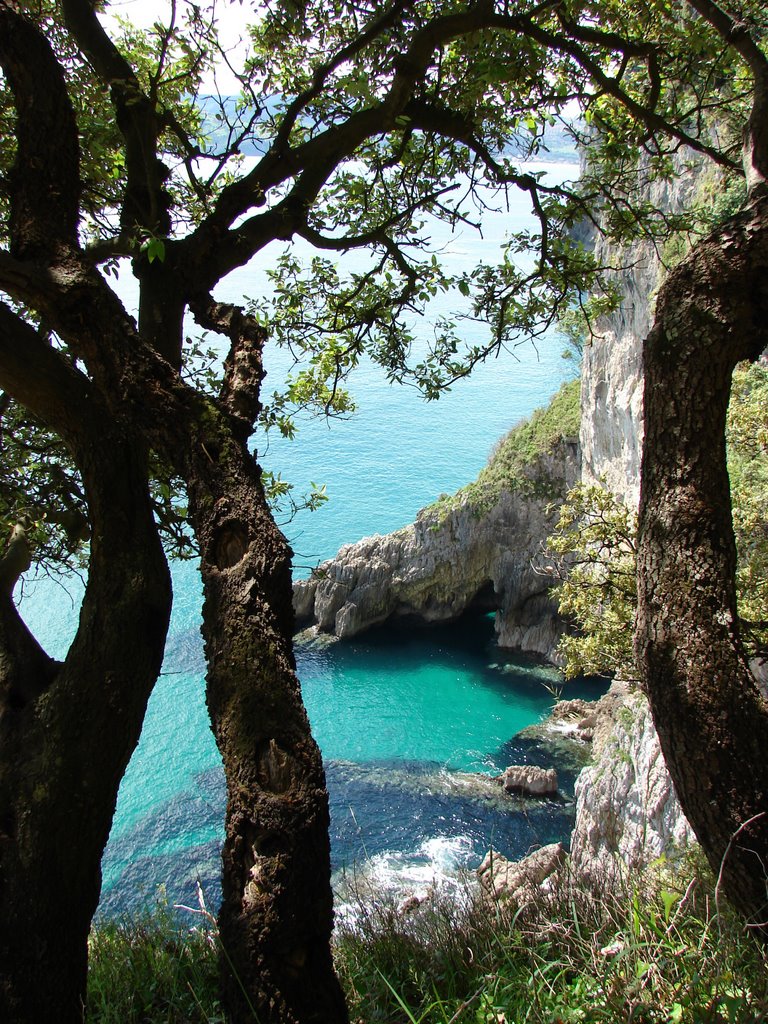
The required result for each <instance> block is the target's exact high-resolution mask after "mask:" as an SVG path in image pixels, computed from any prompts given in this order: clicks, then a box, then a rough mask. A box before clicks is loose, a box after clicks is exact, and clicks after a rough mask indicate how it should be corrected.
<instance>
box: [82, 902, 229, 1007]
mask: <svg viewBox="0 0 768 1024" xmlns="http://www.w3.org/2000/svg"><path fill="white" fill-rule="evenodd" d="M218 979H219V967H218V939H217V935H216V930H215V925H214V924H213V922H212V921H211V919H210V917H209V916H205V915H202V914H201V915H200V916H199V923H196V926H195V927H193V928H190V927H185V926H184V924H183V920H182V918H181V917H180V916H179V914H177V913H175V912H174V911H172V910H171V909H170V908H168V907H167V906H166V905H165V904H162V903H161V904H159V905H158V906H157V908H156V909H155V910H154V911H152V912H147V913H144V914H140V915H137V916H135V917H131V918H124V919H122V920H117V921H107V922H101V923H100V924H99V925H97V926H96V927H95V928H94V930H93V931H92V933H91V938H90V942H89V969H88V1009H87V1014H86V1018H85V1020H86V1024H224V1022H225V1017H224V1013H223V1010H222V1008H221V1004H220V1002H219V996H218Z"/></svg>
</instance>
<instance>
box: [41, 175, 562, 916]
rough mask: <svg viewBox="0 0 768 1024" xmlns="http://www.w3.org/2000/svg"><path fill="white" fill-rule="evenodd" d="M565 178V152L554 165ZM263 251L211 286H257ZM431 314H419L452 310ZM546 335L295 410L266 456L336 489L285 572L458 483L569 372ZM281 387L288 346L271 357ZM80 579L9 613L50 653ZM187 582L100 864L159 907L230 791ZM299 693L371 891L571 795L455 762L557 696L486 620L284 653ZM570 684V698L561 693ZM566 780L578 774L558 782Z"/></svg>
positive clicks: (72, 612) (380, 378)
mask: <svg viewBox="0 0 768 1024" xmlns="http://www.w3.org/2000/svg"><path fill="white" fill-rule="evenodd" d="M549 170H550V173H552V174H553V175H554V176H556V177H558V178H564V177H568V176H574V175H575V173H576V170H577V168H576V167H575V166H574V165H555V166H550V168H549ZM527 216H528V210H527V209H526V207H525V206H524V205H522V206H520V207H519V208H514V207H513V208H512V209H510V210H505V211H504V212H500V213H499V214H497V215H495V216H493V217H492V218H489V219H488V220H487V222H486V224H485V228H484V237H483V239H478V238H476V237H472V236H466V237H464V236H462V237H459V238H458V239H447V238H446V241H445V248H444V252H443V255H442V258H443V259H444V260H445V261H446V262H450V263H451V269H453V270H460V269H462V268H466V267H469V266H472V265H474V263H475V261H476V260H477V258H478V257H479V256H481V255H485V258H486V259H492V258H493V252H494V249H495V246H496V245H497V244H498V242H499V241H500V240H503V238H504V237H505V235H506V234H507V233H508V232H509V231H511V230H513V229H516V228H518V227H520V226H522V225H523V224H524V223H525V222H526V218H527ZM269 259H270V254H269V253H266V254H262V256H261V257H260V258H259V260H257V261H256V262H255V264H254V265H252V266H251V267H249V268H247V269H246V270H244V271H243V272H241V273H240V274H239V275H238V277H237V279H236V281H235V282H234V284H232V285H230V287H229V291H228V292H227V293H226V294H225V293H222V297H225V298H234V297H237V296H239V294H241V293H242V292H245V293H246V294H248V295H250V296H255V295H257V294H258V293H259V290H260V289H263V288H264V286H265V284H264V281H265V279H264V275H263V268H264V267H265V266H266V265H268V261H269ZM450 301H451V297H450V296H448V297H446V298H444V299H443V300H442V308H440V307H438V308H437V309H435V310H430V314H429V316H427V317H425V318H424V325H423V327H424V335H425V337H426V336H428V334H429V332H430V331H431V329H432V317H433V316H434V315H435V314H436V313H437V312H441V311H446V310H447V308H448V304H449V303H450ZM561 350H562V344H561V342H560V340H559V339H558V338H557V336H552V337H550V338H547V339H545V340H543V341H540V342H539V343H538V346H537V348H534V347H533V346H532V345H531V344H527V345H523V346H521V347H519V348H517V349H516V350H515V351H514V352H512V353H510V352H505V353H502V354H501V355H500V356H499V357H498V358H496V359H494V360H492V361H490V362H488V363H487V364H485V365H484V366H481V367H479V368H478V369H477V371H476V372H475V374H474V375H473V376H472V377H471V378H470V379H469V380H465V381H462V382H460V383H459V384H457V385H456V386H455V387H454V389H453V390H452V391H451V392H450V393H448V394H446V395H444V396H443V397H442V398H441V399H440V400H439V401H438V402H434V403H429V404H427V403H425V402H424V401H423V400H422V399H421V398H420V396H419V395H418V393H417V392H416V391H415V390H414V389H413V388H410V387H404V386H396V385H394V386H393V385H389V384H388V383H387V381H386V379H385V377H384V375H383V373H382V372H381V371H380V370H378V369H377V368H376V367H374V366H372V365H363V366H362V367H361V368H360V370H359V372H358V373H357V375H356V377H355V378H353V381H352V385H351V389H352V391H353V393H354V395H355V398H356V399H357V403H358V411H357V412H356V413H355V414H354V415H353V416H352V417H350V418H349V419H348V420H345V421H341V422H338V421H337V422H334V423H333V424H331V425H328V424H327V423H326V422H325V421H323V420H321V419H305V420H304V421H302V422H301V423H300V429H299V433H298V437H297V439H296V440H295V441H294V442H288V441H283V440H280V441H270V444H269V446H268V447H267V449H266V450H265V451H264V452H263V453H262V456H263V459H264V461H265V462H266V464H267V465H268V466H269V467H270V468H272V469H274V470H275V471H278V470H279V471H280V472H281V474H282V476H283V478H285V479H287V480H290V481H291V482H293V483H294V484H295V485H296V488H297V491H298V492H301V491H302V490H305V489H306V488H307V487H308V486H309V484H310V482H311V481H314V482H315V483H318V484H319V483H324V484H326V485H327V489H328V493H329V496H330V500H329V502H328V503H327V505H325V506H324V507H323V508H322V509H320V510H319V511H318V512H315V513H304V514H301V515H299V516H298V517H297V518H296V519H294V520H293V521H292V522H290V523H288V524H286V526H285V530H286V533H287V534H288V536H289V538H290V539H291V541H292V544H293V547H294V550H295V564H296V574H297V575H299V576H302V575H306V574H307V573H308V572H309V570H310V568H311V567H312V566H313V565H315V564H317V562H318V561H319V560H321V559H323V558H327V557H329V556H331V555H333V554H334V553H335V552H336V550H337V549H338V548H339V547H340V546H341V545H342V544H344V543H347V542H349V541H354V540H357V539H359V538H360V537H362V536H366V535H369V534H372V533H385V532H388V531H390V530H393V529H396V528H398V527H400V526H403V525H405V524H406V523H408V522H410V521H411V520H412V519H413V517H414V515H415V514H416V512H417V511H418V510H419V509H420V508H421V507H423V506H424V505H426V504H428V503H430V502H431V501H433V500H435V498H437V497H438V496H439V495H440V494H441V493H443V492H451V491H453V490H455V489H456V488H458V487H460V486H461V485H463V484H465V483H467V482H468V481H469V480H471V479H472V478H473V477H474V476H475V475H476V474H477V472H478V471H479V470H480V468H481V467H482V465H483V464H484V463H485V461H486V459H487V457H488V454H489V452H490V449H491V448H492V446H493V444H494V443H495V442H496V441H497V440H498V438H499V437H501V436H502V435H503V434H504V433H505V432H506V431H507V430H509V429H510V427H512V426H513V425H514V424H515V423H517V422H518V421H519V420H520V419H521V418H523V417H525V416H528V415H530V413H531V412H532V411H533V409H534V408H536V407H537V406H539V405H542V404H543V403H545V402H546V401H547V399H548V398H549V397H550V396H551V395H552V393H553V392H554V391H555V390H556V389H557V388H558V387H559V386H560V384H561V383H562V382H563V381H564V380H565V379H567V377H568V376H569V373H572V372H573V370H572V369H571V368H570V367H569V364H568V362H567V361H565V360H564V359H563V358H562V355H561ZM270 369H271V374H272V378H271V379H268V381H267V386H269V385H270V384H273V383H274V385H275V386H276V385H277V384H279V380H280V377H281V375H282V374H284V373H285V370H286V369H287V363H286V359H285V356H284V355H283V354H282V353H279V352H276V353H273V354H272V357H271V363H270ZM77 603H78V588H77V584H76V582H75V581H72V582H70V583H69V584H68V586H67V587H66V588H64V587H62V586H60V585H57V584H52V583H51V582H50V581H43V582H41V583H39V584H29V585H28V586H27V587H26V589H25V599H24V600H23V602H22V613H23V614H24V616H25V618H26V619H27V621H28V623H29V624H30V626H31V628H32V629H33V630H34V631H35V632H36V634H37V635H38V636H39V637H40V638H41V640H42V642H43V643H44V645H45V646H46V648H47V649H48V650H49V652H50V653H51V654H53V655H56V656H61V655H63V653H64V651H65V650H66V645H67V642H68V640H69V638H70V637H71V635H72V632H73V630H74V628H75V625H76V618H77ZM200 609H201V597H200V584H199V579H198V575H197V572H196V568H195V566H194V565H193V564H189V563H187V564H181V565H177V566H175V567H174V610H173V618H172V623H171V629H170V635H169V639H168V645H167V650H166V657H165V663H164V668H163V674H162V676H161V678H160V680H159V682H158V685H157V687H156V689H155V692H154V694H153V696H152V699H151V701H150V705H149V709H148V712H147V717H146V722H145V726H144V731H143V734H142V738H141V742H140V744H139V747H138V749H137V750H136V753H135V755H134V757H133V759H132V761H131V764H130V766H129V769H128V772H127V774H126V776H125V779H124V781H123V785H122V787H121V790H120V796H119V800H118V806H117V813H116V817H115V822H114V826H113V830H112V836H111V839H110V843H109V846H108V848H107V851H106V854H105V857H104V865H103V868H104V888H103V903H102V906H103V908H104V910H105V911H106V912H113V911H115V912H116V911H120V910H124V909H126V908H132V907H136V906H137V905H139V904H140V903H143V902H146V901H148V900H149V901H151V900H153V899H154V898H155V896H156V893H157V890H158V887H163V888H164V890H165V893H166V896H167V898H168V899H169V900H170V901H171V902H172V903H175V902H189V901H190V900H192V899H194V888H195V884H196V882H197V880H198V879H199V880H200V881H201V882H202V884H203V886H204V889H205V891H206V893H207V895H208V900H209V903H210V905H215V903H216V901H217V899H218V891H219V890H218V861H217V855H218V845H219V842H220V839H221V834H222V819H223V804H224V786H223V779H222V772H221V766H220V761H219V757H218V754H217V751H216V748H215V745H214V743H213V738H212V736H211V733H210V730H209V727H208V720H207V714H206V710H205V704H204V697H203V689H204V684H203V674H204V662H203V655H202V641H201V638H200V633H199V626H200ZM297 658H298V665H299V674H300V677H301V680H302V685H303V690H304V698H305V701H306V704H307V707H308V710H309V715H310V719H311V722H312V726H313V729H314V731H315V735H316V737H317V739H318V741H319V743H320V746H321V749H322V751H323V755H324V758H325V762H326V768H327V774H328V786H329V791H330V794H331V805H332V851H333V861H334V867H335V868H336V869H337V871H339V872H340V873H341V872H343V871H347V872H352V871H354V872H364V873H366V874H368V875H370V876H372V877H373V878H374V879H375V880H376V882H377V884H380V885H390V884H391V885H399V886H400V887H402V888H406V889H408V888H410V889H418V887H419V886H423V885H426V884H429V882H431V881H432V880H433V879H434V878H439V877H442V876H444V875H446V874H447V875H450V874H451V873H452V872H455V871H456V869H457V868H459V867H462V866H472V865H473V864H475V863H477V862H478V861H479V859H480V857H481V856H482V854H483V853H484V851H485V849H487V847H488V845H489V844H490V843H491V842H493V844H494V846H495V847H496V848H497V849H499V850H501V851H502V852H504V853H507V854H509V855H522V854H523V853H525V851H526V850H527V849H528V847H530V846H531V845H532V844H534V843H543V842H549V841H552V840H553V839H555V838H560V837H562V836H565V835H567V833H568V829H569V822H570V808H569V806H568V805H567V803H566V804H555V803H552V804H549V803H539V804H535V805H531V806H529V807H528V808H523V807H522V806H519V805H511V804H510V803H506V804H505V803H502V802H501V801H500V800H499V799H498V798H497V797H495V796H493V795H491V796H488V795H483V794H482V793H481V792H480V791H479V789H478V788H477V787H476V786H474V785H473V784H472V782H471V780H469V781H468V780H467V779H466V777H465V775H464V774H463V773H467V772H472V773H475V772H479V773H485V774H492V773H494V772H498V771H499V770H500V769H502V768H503V767H504V766H505V765H506V764H509V763H512V762H513V761H520V760H521V759H522V760H526V761H530V762H532V763H536V762H537V761H540V762H541V763H544V762H545V760H546V755H545V754H543V753H542V751H541V750H539V748H538V747H537V746H536V745H535V744H532V743H530V742H523V741H515V740H514V739H513V738H514V737H515V734H516V733H517V732H518V731H519V730H520V729H522V728H523V727H524V726H526V725H528V724H530V723H532V722H535V721H537V720H538V719H539V718H540V717H541V716H542V714H544V713H545V712H546V710H547V708H548V707H549V706H550V705H551V703H552V695H551V693H550V692H549V689H548V688H551V687H552V686H553V685H555V684H557V682H558V679H557V677H556V675H555V674H554V673H552V672H550V671H547V670H542V669H541V668H540V667H538V666H535V665H533V664H531V663H529V662H527V661H525V660H524V659H511V658H509V657H506V656H503V655H502V654H500V652H499V651H498V650H497V649H496V648H495V647H494V643H493V624H492V620H491V619H490V618H489V617H488V616H480V617H475V618H473V619H471V620H467V621H466V622H462V623H461V624H460V625H458V626H457V625H452V626H451V627H449V628H447V627H436V628H433V629H429V630H427V629H424V630H418V631H411V632H405V631H401V630H389V631H387V630H380V631H377V632H376V633H375V634H371V635H368V636H365V637H362V638H360V639H359V640H356V641H354V642H349V643H344V644H340V643H334V644H330V645H316V646H302V647H300V648H299V650H298V652H297ZM569 692H570V693H572V694H574V695H575V693H576V690H575V689H573V688H571V689H570V690H569ZM564 783H565V788H566V790H567V789H568V786H569V785H570V784H571V783H572V776H569V774H568V773H567V772H566V773H565V775H564Z"/></svg>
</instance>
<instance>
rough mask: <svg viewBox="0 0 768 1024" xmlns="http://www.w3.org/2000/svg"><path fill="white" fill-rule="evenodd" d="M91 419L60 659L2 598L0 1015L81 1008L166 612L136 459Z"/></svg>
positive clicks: (76, 1015)
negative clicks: (78, 575)
mask: <svg viewBox="0 0 768 1024" xmlns="http://www.w3.org/2000/svg"><path fill="white" fill-rule="evenodd" d="M82 412H83V411H82V410H77V409H74V410H72V414H73V416H74V417H76V416H77V415H78V413H82ZM85 418H87V417H85V415H84V419H85ZM92 426H94V428H95V429H94V430H93V431H92V432H91V434H90V437H87V432H85V431H84V430H83V429H82V427H83V425H82V424H81V428H80V430H79V433H80V434H81V436H82V437H84V438H86V443H85V444H82V445H80V446H79V450H78V451H77V453H76V455H77V461H78V463H79V465H80V468H81V471H82V473H83V479H84V484H85V487H86V494H87V498H88V503H89V510H90V516H91V527H92V542H91V557H90V568H89V575H88V584H87V587H86V592H85V597H84V600H83V604H82V610H81V613H80V622H79V627H78V630H77V634H76V637H75V639H74V641H73V643H72V645H71V647H70V650H69V652H68V654H67V657H66V660H65V661H64V663H63V664H57V663H55V662H53V661H51V660H50V659H49V658H48V657H47V656H46V655H45V654H44V653H43V652H42V650H41V649H40V648H39V646H38V645H37V643H36V641H35V640H34V639H33V637H32V635H31V634H30V633H29V631H28V630H27V629H26V627H25V626H24V624H23V623H22V622H21V620H20V618H19V617H18V614H17V613H16V610H15V608H14V607H13V604H12V600H11V594H10V592H8V593H6V594H3V596H2V600H1V603H0V645H1V646H2V656H0V672H1V673H2V674H1V675H0V1020H2V1021H3V1022H4V1024H70V1022H71V1024H75V1022H81V1021H82V1015H83V1004H84V1000H85V992H86V968H87V938H88V932H89V929H90V923H91V918H92V916H93V913H94V911H95V909H96V904H97V901H98V897H99V889H100V880H101V872H100V862H101V855H102V851H103V849H104V846H105V844H106V841H107V838H108V835H109V830H110V827H111V823H112V816H113V813H114V808H115V802H116V799H117V791H118V786H119V784H120V780H121V778H122V775H123V772H124V770H125V766H126V764H127V762H128V759H129V757H130V755H131V753H132V751H133V749H134V747H135V745H136V743H137V741H138V738H139V733H140V730H141V724H142V721H143V717H144V711H145V708H146V704H147V700H148V698H149V694H150V692H151V689H152V686H153V684H154V682H155V680H156V678H157V675H158V673H159V671H160V665H161V662H162V656H163V648H164V643H165V636H166V631H167V626H168V619H169V614H170V602H171V591H170V580H169V576H168V569H167V564H166V561H165V556H164V554H163V551H162V548H161V545H160V542H159V538H158V534H157V529H156V526H155V524H154V521H153V518H152V512H151V508H150V504H149V500H148V497H147V477H146V465H145V461H146V460H145V458H144V456H143V455H142V453H141V451H140V449H137V448H136V446H135V445H134V444H131V443H127V442H126V441H125V440H124V439H122V438H120V437H119V436H118V434H117V432H116V431H115V430H114V429H111V428H110V424H109V421H106V422H103V423H99V424H92Z"/></svg>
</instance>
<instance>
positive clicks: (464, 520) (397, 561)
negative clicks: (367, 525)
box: [294, 439, 579, 658]
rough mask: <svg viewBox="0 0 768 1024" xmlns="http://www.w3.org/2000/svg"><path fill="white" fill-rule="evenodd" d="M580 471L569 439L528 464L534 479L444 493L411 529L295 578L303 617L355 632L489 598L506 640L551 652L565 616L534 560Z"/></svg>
mask: <svg viewBox="0 0 768 1024" xmlns="http://www.w3.org/2000/svg"><path fill="white" fill-rule="evenodd" d="M578 473H579V457H578V446H577V444H576V441H575V439H572V440H561V441H560V442H559V443H557V444H556V445H555V446H554V447H553V449H552V450H550V451H547V452H546V453H544V454H542V455H540V456H539V457H537V458H536V459H535V460H533V461H532V462H531V463H530V465H528V466H527V467H526V470H525V474H526V479H525V481H524V483H525V484H526V486H521V487H518V488H516V489H508V488H506V487H501V489H500V490H499V491H498V493H495V494H492V496H491V497H490V498H488V497H487V496H486V498H485V500H480V499H481V498H482V495H481V496H480V498H478V495H477V494H474V495H472V496H469V495H467V496H466V497H461V496H458V497H457V498H456V499H453V500H451V501H449V502H438V503H437V504H436V505H433V506H430V507H429V508H427V509H424V510H422V511H421V512H420V513H419V515H418V517H417V519H416V521H415V522H414V523H413V524H411V525H410V526H406V527H405V528H404V529H401V530H398V531H396V532H395V533H391V534H387V535H386V536H374V537H366V538H364V539H363V540H361V541H359V542H358V543H356V544H349V545H347V546H345V547H343V548H342V549H341V550H340V551H339V553H338V555H336V557H335V558H333V559H331V560H330V561H328V562H325V563H323V564H322V565H321V566H320V567H319V568H318V569H317V570H315V572H314V573H313V574H312V576H311V577H310V578H309V579H308V580H299V581H298V582H297V583H296V584H295V585H294V608H295V611H296V618H297V622H298V624H299V626H307V625H310V626H314V627H315V628H316V629H318V630H321V631H323V632H327V633H333V634H335V635H336V636H338V637H349V636H353V635H355V634H356V633H360V632H361V631H363V630H365V629H367V628H369V627H370V626H373V625H375V624H377V623H381V622H385V621H387V620H389V619H393V618H412V619H417V620H421V621H424V622H441V621H448V620H451V619H455V618H457V617H458V616H459V615H461V614H462V613H463V612H465V611H467V610H469V609H471V608H474V607H483V608H487V609H488V610H495V611H496V632H497V636H498V642H499V644H500V645H501V646H502V647H510V648H516V649H519V650H523V651H528V652H531V653H535V654H539V655H543V656H544V657H550V658H551V657H552V656H553V654H554V648H555V647H556V645H557V642H558V640H559V638H560V636H561V634H562V630H563V628H564V623H563V622H562V620H561V618H560V617H559V615H558V614H557V608H556V606H555V604H554V603H553V602H552V600H551V598H550V596H549V588H550V582H551V581H550V580H549V578H548V577H547V576H546V575H542V574H541V573H540V572H537V571H536V569H534V567H533V565H532V563H533V562H534V561H535V560H536V559H537V558H539V557H540V554H541V545H542V542H543V540H544V538H545V537H546V536H547V535H548V534H549V532H550V531H551V529H552V526H553V523H554V519H555V514H554V513H553V512H552V511H551V509H550V504H551V503H552V501H553V500H554V499H555V498H556V497H557V496H558V495H560V496H562V495H563V494H564V493H565V491H566V490H567V489H568V488H569V487H571V486H573V484H574V483H575V482H576V480H577V479H578ZM489 493H491V492H490V491H489Z"/></svg>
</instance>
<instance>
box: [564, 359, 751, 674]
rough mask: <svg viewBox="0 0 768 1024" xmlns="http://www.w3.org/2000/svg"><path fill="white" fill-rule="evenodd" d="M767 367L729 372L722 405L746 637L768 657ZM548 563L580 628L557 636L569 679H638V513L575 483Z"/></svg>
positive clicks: (595, 488)
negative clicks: (727, 394)
mask: <svg viewBox="0 0 768 1024" xmlns="http://www.w3.org/2000/svg"><path fill="white" fill-rule="evenodd" d="M766 399H768V369H766V367H765V366H764V365H763V364H762V363H754V364H744V365H742V366H740V367H739V368H738V370H737V371H736V372H735V373H734V377H733V387H732V390H731V401H730V406H729V410H728V433H727V438H728V469H729V473H730V477H731V497H732V501H733V524H734V530H735V533H736V546H737V550H738V553H739V562H738V570H737V576H736V585H737V591H738V608H739V621H740V628H741V633H742V637H743V639H744V645H745V648H746V650H747V652H748V654H749V655H750V656H751V657H754V658H765V657H766V656H768V511H767V510H768V401H766ZM547 548H548V556H549V558H548V559H547V563H546V569H547V570H548V571H549V572H551V573H553V574H555V575H557V576H559V577H560V578H561V582H560V583H559V584H558V586H557V588H556V594H557V599H558V604H559V608H560V611H561V613H562V614H563V615H565V616H566V617H567V618H569V619H571V620H572V621H573V623H574V624H575V626H576V627H577V630H578V632H577V633H576V634H574V635H570V636H566V637H565V638H564V639H563V641H562V642H561V644H560V648H559V651H560V654H561V655H562V656H563V658H564V662H565V663H564V670H565V674H566V675H567V676H568V677H573V676H576V675H580V674H585V675H603V674H608V675H613V674H614V673H616V674H619V675H621V676H622V677H623V678H625V679H637V677H638V673H637V667H636V664H635V654H634V649H633V624H634V619H635V613H636V610H637V583H636V580H637V513H636V512H635V511H634V510H633V509H631V508H628V507H627V505H625V504H624V502H622V501H621V500H620V499H619V498H617V497H615V496H614V495H612V494H611V493H610V492H609V491H607V490H605V489H604V488H602V487H598V486H584V485H579V486H578V487H575V488H574V489H573V490H571V491H570V492H569V494H568V495H567V497H566V500H565V502H564V503H563V505H562V507H561V509H560V513H559V518H558V522H557V525H556V527H555V532H554V533H553V534H552V536H551V537H550V538H549V540H548V542H547Z"/></svg>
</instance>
